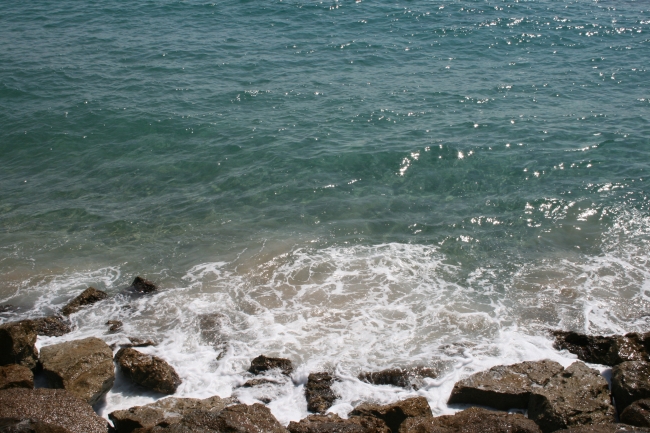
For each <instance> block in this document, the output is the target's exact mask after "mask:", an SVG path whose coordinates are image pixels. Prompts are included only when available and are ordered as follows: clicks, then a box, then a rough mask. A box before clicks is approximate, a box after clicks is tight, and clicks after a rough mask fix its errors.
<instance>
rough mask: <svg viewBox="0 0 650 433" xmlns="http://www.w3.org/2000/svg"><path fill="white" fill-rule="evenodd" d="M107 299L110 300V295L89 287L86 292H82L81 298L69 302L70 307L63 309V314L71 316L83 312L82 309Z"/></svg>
mask: <svg viewBox="0 0 650 433" xmlns="http://www.w3.org/2000/svg"><path fill="white" fill-rule="evenodd" d="M106 298H108V295H107V294H106V293H105V292H102V291H101V290H97V289H96V288H94V287H88V288H87V289H86V290H84V291H83V292H81V294H80V295H79V296H77V297H76V298H74V299H73V300H72V301H70V302H68V305H66V306H65V307H63V308H62V309H61V314H63V315H64V316H69V315H70V314H72V313H76V312H77V311H79V310H81V307H84V306H86V305H91V304H94V303H95V302H98V301H101V300H102V299H106Z"/></svg>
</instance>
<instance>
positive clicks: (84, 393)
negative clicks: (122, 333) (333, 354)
mask: <svg viewBox="0 0 650 433" xmlns="http://www.w3.org/2000/svg"><path fill="white" fill-rule="evenodd" d="M41 364H42V365H43V373H44V374H45V377H46V378H47V380H48V382H49V385H50V387H52V388H63V389H66V390H68V391H70V393H72V394H74V395H75V396H77V397H79V398H80V399H82V400H85V401H86V402H88V404H91V405H93V404H95V403H97V401H99V399H101V398H102V397H103V396H104V394H106V393H107V392H108V391H109V390H110V389H111V388H112V387H113V383H114V382H115V366H114V365H113V351H112V350H111V348H110V347H108V345H107V344H106V343H105V342H104V341H103V340H100V339H99V338H95V337H89V338H84V339H83V340H74V341H67V342H65V343H59V344H54V345H51V346H45V347H43V348H42V349H41Z"/></svg>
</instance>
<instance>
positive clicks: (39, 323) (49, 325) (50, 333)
mask: <svg viewBox="0 0 650 433" xmlns="http://www.w3.org/2000/svg"><path fill="white" fill-rule="evenodd" d="M27 322H31V326H32V327H33V328H34V331H36V334H37V335H45V336H47V337H60V336H62V335H64V334H67V333H68V332H70V331H72V328H70V325H68V324H67V323H66V322H65V321H64V320H63V318H62V317H61V316H49V317H41V318H38V319H32V320H27Z"/></svg>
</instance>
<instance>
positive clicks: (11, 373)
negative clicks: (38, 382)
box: [0, 364, 34, 390]
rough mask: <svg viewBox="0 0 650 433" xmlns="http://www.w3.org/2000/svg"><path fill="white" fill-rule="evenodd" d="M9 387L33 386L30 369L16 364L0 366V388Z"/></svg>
mask: <svg viewBox="0 0 650 433" xmlns="http://www.w3.org/2000/svg"><path fill="white" fill-rule="evenodd" d="M9 388H29V389H32V388H34V373H32V370H30V369H29V368H27V367H23V366H22V365H18V364H10V365H6V366H4V367H0V390H2V389H9Z"/></svg>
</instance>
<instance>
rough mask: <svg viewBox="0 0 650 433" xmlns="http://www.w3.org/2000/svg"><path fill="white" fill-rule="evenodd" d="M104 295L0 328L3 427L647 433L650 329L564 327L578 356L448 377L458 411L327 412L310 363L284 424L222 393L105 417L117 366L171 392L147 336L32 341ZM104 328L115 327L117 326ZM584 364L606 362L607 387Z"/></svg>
mask: <svg viewBox="0 0 650 433" xmlns="http://www.w3.org/2000/svg"><path fill="white" fill-rule="evenodd" d="M128 290H130V291H133V292H135V293H140V294H142V295H143V296H146V294H148V293H153V292H155V291H157V290H158V289H157V287H156V285H155V284H154V283H152V282H150V281H147V280H144V279H142V278H140V277H137V278H136V279H135V280H134V282H133V284H132V286H131V287H129V288H128ZM107 297H108V295H107V294H106V293H104V292H101V291H99V290H96V289H94V288H92V287H91V288H88V289H87V290H85V291H84V292H83V293H81V294H80V295H79V296H77V297H76V298H75V299H73V300H72V301H71V302H70V303H68V305H66V306H65V307H64V308H63V309H62V310H61V316H52V317H45V318H39V319H34V320H22V321H18V322H9V323H5V324H3V325H0V433H9V432H12V433H13V432H15V433H18V432H35V433H66V432H71V433H95V432H97V433H108V432H116V433H131V432H135V433H208V432H239V433H254V432H255V433H260V432H269V433H275V432H277V433H461V432H463V433H473V432H491V433H502V432H503V433H550V432H573V433H581V432H596V433H598V432H603V433H605V432H607V433H609V432H624V431H636V432H648V433H650V362H649V361H650V356H649V354H650V333H645V334H640V333H631V334H626V335H616V336H589V335H583V334H578V333H574V332H567V331H553V332H552V335H553V337H554V338H555V347H556V348H557V349H558V350H567V351H569V352H571V353H574V354H576V355H577V357H578V358H579V361H576V362H575V363H573V364H571V365H569V366H568V367H566V368H565V367H563V366H562V365H560V364H559V363H557V362H554V361H551V360H540V361H527V362H522V363H518V364H513V365H499V366H495V367H493V368H491V369H489V370H487V371H482V372H478V373H475V374H473V375H471V376H469V377H467V378H464V379H462V380H460V381H458V382H457V383H456V384H455V385H454V388H453V390H452V392H451V395H450V397H449V400H448V404H450V405H452V407H454V408H458V409H463V410H460V411H459V412H457V413H456V414H454V415H444V416H437V417H436V416H434V415H433V413H432V411H431V408H430V406H429V403H428V402H427V400H426V399H425V398H424V397H413V398H408V399H406V400H402V401H398V402H396V403H393V404H388V405H378V404H374V403H373V402H365V403H360V404H358V405H357V406H356V407H355V408H354V409H353V410H352V411H351V412H349V413H348V414H347V418H345V419H344V418H342V417H340V416H339V415H337V414H334V413H328V412H327V411H328V409H329V408H330V407H331V406H332V405H333V404H334V402H335V401H336V400H337V398H338V396H337V395H336V393H335V391H334V390H333V384H334V383H335V382H336V381H337V380H338V379H337V377H336V376H335V375H334V374H333V373H332V372H328V371H316V372H312V373H310V374H309V377H308V380H307V383H306V385H305V399H306V402H307V408H308V410H309V412H311V413H312V414H311V415H310V416H308V417H306V418H304V419H302V420H300V421H299V422H291V423H289V425H287V426H283V425H282V424H280V423H279V422H278V421H277V419H276V418H275V417H274V416H273V414H272V413H271V411H270V410H269V409H268V408H267V407H266V406H265V405H264V404H260V403H255V404H252V405H246V404H242V403H240V402H239V401H237V400H236V399H235V398H220V397H218V396H213V397H210V398H206V399H195V398H176V397H167V398H162V399H160V400H158V401H156V402H154V403H151V404H148V405H144V406H135V407H131V408H130V409H127V410H117V411H114V412H112V413H110V414H109V416H108V417H109V419H110V423H108V422H107V421H106V420H105V419H104V418H102V417H100V416H98V415H97V414H96V413H95V411H94V410H93V407H92V406H93V405H94V404H96V403H97V402H100V401H101V400H102V399H103V398H104V396H105V395H106V393H107V392H108V391H109V390H110V389H111V388H112V386H113V384H114V382H115V371H116V368H117V369H119V370H120V371H121V373H122V375H123V376H124V377H125V378H126V379H127V380H128V381H131V382H132V383H134V384H137V386H139V387H141V389H142V390H153V391H155V392H158V393H162V394H168V395H172V394H174V393H175V392H176V390H177V388H178V386H179V385H180V384H181V382H182V380H181V378H180V376H179V375H178V374H177V372H176V371H175V370H174V368H173V367H172V366H171V365H169V364H168V363H167V362H166V361H165V360H164V359H161V358H159V357H156V356H152V355H148V354H145V353H143V352H141V351H139V350H137V349H136V348H137V347H142V346H147V345H152V344H155V343H154V342H151V341H145V340H140V339H138V338H135V337H131V338H130V341H131V344H124V345H122V347H110V346H108V345H107V344H106V343H105V342H104V341H103V340H102V339H101V338H97V337H90V338H85V339H81V340H73V341H68V342H64V343H58V344H52V345H48V346H45V347H42V348H41V350H40V352H39V351H38V350H37V349H36V345H35V343H36V339H37V336H38V335H48V336H61V335H64V334H65V333H67V332H70V331H71V329H70V325H69V324H68V322H67V321H66V318H65V317H66V316H69V315H70V314H74V313H75V312H77V311H79V310H81V309H82V308H84V307H85V306H87V305H90V304H93V303H96V302H100V301H102V300H103V299H106V298H107ZM206 320H208V319H206ZM107 326H110V328H109V329H110V331H109V332H115V331H117V330H119V329H120V328H121V326H122V323H121V322H119V321H110V322H109V323H107ZM216 343H218V342H216ZM585 363H593V364H601V365H607V366H611V367H612V368H611V384H610V383H608V381H607V380H606V379H605V377H603V376H602V375H601V374H600V373H599V372H598V371H597V370H594V369H592V368H590V367H589V366H588V365H587V364H585ZM269 371H276V372H278V374H280V373H281V374H283V375H286V376H289V375H291V374H292V372H293V365H292V363H291V361H290V360H288V359H283V358H274V357H269V356H265V355H260V356H258V357H256V358H254V359H252V360H251V364H250V367H249V369H248V372H249V373H250V375H251V376H252V377H253V378H251V379H250V380H248V381H247V382H245V383H244V384H243V385H242V386H243V387H257V386H269V385H270V386H273V385H274V384H275V382H273V381H272V380H270V379H267V378H264V377H256V376H258V375H262V376H263V375H264V374H265V373H266V372H269ZM34 373H37V374H39V375H41V376H42V377H43V378H45V381H46V383H47V387H46V388H37V389H35V388H34ZM435 376H436V372H435V371H433V370H430V369H428V368H413V369H399V368H392V369H387V370H383V371H374V372H364V373H361V374H360V375H359V380H362V381H365V382H368V383H372V384H377V385H390V386H395V387H401V388H405V389H411V390H417V389H418V388H419V387H420V386H421V385H422V383H423V379H424V378H427V377H435ZM111 423H112V425H111Z"/></svg>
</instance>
